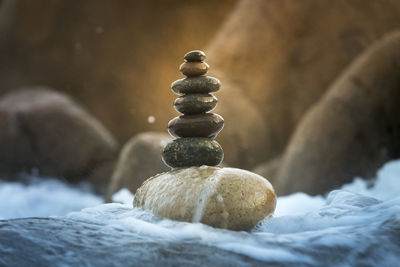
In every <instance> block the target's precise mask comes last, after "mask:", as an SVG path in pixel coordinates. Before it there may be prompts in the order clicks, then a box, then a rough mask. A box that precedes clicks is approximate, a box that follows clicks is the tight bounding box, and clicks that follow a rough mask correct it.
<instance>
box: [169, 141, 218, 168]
mask: <svg viewBox="0 0 400 267" xmlns="http://www.w3.org/2000/svg"><path fill="white" fill-rule="evenodd" d="M223 158H224V152H223V150H222V147H221V146H220V144H218V142H217V141H214V140H211V139H209V138H204V137H188V138H178V139H175V140H173V141H172V142H169V143H168V144H167V145H166V146H165V148H164V150H163V153H162V159H163V161H164V163H165V164H167V165H168V166H170V167H172V168H182V167H191V166H201V165H208V166H217V165H218V164H220V163H221V162H222V160H223Z"/></svg>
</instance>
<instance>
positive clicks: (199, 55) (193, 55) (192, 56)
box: [183, 50, 206, 62]
mask: <svg viewBox="0 0 400 267" xmlns="http://www.w3.org/2000/svg"><path fill="white" fill-rule="evenodd" d="M183 58H184V59H185V61H186V62H203V61H204V60H206V54H205V53H204V52H203V51H200V50H193V51H190V52H187V53H186V55H185V56H184V57H183Z"/></svg>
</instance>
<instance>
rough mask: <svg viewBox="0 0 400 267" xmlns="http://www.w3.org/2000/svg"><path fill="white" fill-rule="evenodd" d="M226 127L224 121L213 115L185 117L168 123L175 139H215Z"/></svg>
mask: <svg viewBox="0 0 400 267" xmlns="http://www.w3.org/2000/svg"><path fill="white" fill-rule="evenodd" d="M223 127H224V119H223V118H222V117H221V116H220V115H218V114H213V113H205V114H197V115H183V116H180V117H175V118H173V119H172V120H170V121H169V123H168V132H169V133H170V134H171V135H172V136H174V137H207V138H215V137H216V136H217V134H218V133H219V132H220V131H221V130H222V128H223Z"/></svg>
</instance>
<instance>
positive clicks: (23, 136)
mask: <svg viewBox="0 0 400 267" xmlns="http://www.w3.org/2000/svg"><path fill="white" fill-rule="evenodd" d="M0 125H1V126H2V128H1V131H0V132H1V133H0V147H1V149H0V162H1V163H2V164H0V167H1V169H2V170H1V171H3V170H4V171H13V170H16V171H22V170H28V171H30V170H31V169H32V168H37V169H38V170H39V172H40V173H41V174H45V175H51V176H56V177H65V178H67V179H68V180H69V181H75V180H83V179H85V177H86V176H87V175H89V174H90V172H91V171H92V170H93V169H94V168H98V167H100V166H101V165H103V164H107V163H108V162H110V161H112V160H114V159H115V157H116V154H117V151H118V150H117V149H118V146H117V143H116V142H115V140H114V138H113V137H112V136H111V135H110V133H109V132H108V131H107V130H106V129H105V128H104V127H103V125H101V124H100V122H99V121H97V120H96V119H95V118H93V117H92V116H91V115H90V114H88V113H87V112H86V111H85V110H83V109H82V108H81V107H79V106H78V105H77V104H76V103H75V102H73V101H72V100H71V99H70V98H69V97H67V96H66V95H63V94H60V93H57V92H54V91H51V90H49V89H45V88H35V89H34V90H21V91H16V92H13V93H10V94H8V95H6V96H4V97H3V98H2V99H1V100H0ZM103 183H104V180H101V181H94V184H96V185H100V186H103V185H104V184H103Z"/></svg>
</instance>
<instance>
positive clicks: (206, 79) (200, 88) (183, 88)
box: [171, 76, 221, 94]
mask: <svg viewBox="0 0 400 267" xmlns="http://www.w3.org/2000/svg"><path fill="white" fill-rule="evenodd" d="M220 87H221V82H220V81H219V80H218V79H217V78H214V77H210V76H198V77H190V78H184V79H179V80H176V81H175V82H173V83H172V84H171V89H172V91H174V93H176V94H202V93H203V94H204V93H211V92H216V91H218V90H219V88H220Z"/></svg>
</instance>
